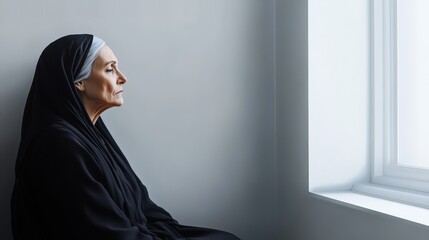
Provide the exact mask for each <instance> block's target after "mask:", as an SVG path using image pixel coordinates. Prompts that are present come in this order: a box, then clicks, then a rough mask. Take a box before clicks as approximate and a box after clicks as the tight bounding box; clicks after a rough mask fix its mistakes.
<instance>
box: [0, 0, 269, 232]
mask: <svg viewBox="0 0 429 240" xmlns="http://www.w3.org/2000/svg"><path fill="white" fill-rule="evenodd" d="M70 33H93V34H95V35H97V36H99V37H101V38H103V39H104V40H106V41H107V44H108V45H110V46H111V47H112V49H113V50H114V52H115V53H116V55H117V57H118V59H119V61H120V66H121V69H122V70H123V72H124V73H125V74H126V75H127V77H128V79H129V82H128V83H127V84H126V85H125V94H124V97H125V101H126V103H125V105H124V106H123V107H121V108H118V109H111V110H108V112H106V113H105V114H103V118H104V120H105V121H106V122H107V125H108V126H109V127H110V130H111V132H112V134H113V135H114V137H115V138H116V140H117V142H118V144H119V145H120V146H121V148H122V150H123V151H124V153H125V154H126V156H127V157H128V159H129V161H130V162H131V164H132V166H133V167H134V169H135V171H136V172H137V174H138V175H139V176H140V178H141V179H142V181H143V183H145V184H146V186H147V187H148V189H149V192H150V194H151V197H152V199H153V200H154V201H155V202H157V203H158V204H159V205H161V206H163V207H164V208H166V209H167V210H169V211H170V212H171V213H172V215H173V216H174V217H175V218H177V219H178V220H179V221H180V222H181V223H183V224H189V225H198V226H206V227H214V228H220V229H224V230H227V231H231V232H233V233H235V234H237V235H238V236H240V237H241V238H243V239H250V240H251V239H255V240H256V239H273V238H274V236H273V234H274V221H275V218H274V210H275V209H274V202H275V174H274V171H275V158H274V98H273V91H274V65H275V64H274V0H270V1H259V0H234V1H230V0H216V1H211V0H180V1H177V0H164V1H157V0H134V1H126V2H120V1H112V0H103V1H101V0H97V1H83V0H75V1H56V0H40V1H30V0H27V1H13V0H0V52H1V54H2V56H3V57H2V58H0V72H1V73H2V74H1V76H2V77H1V80H0V81H1V84H2V86H1V87H0V112H1V115H2V117H1V118H0V132H1V135H0V153H1V156H2V159H1V160H2V161H0V191H1V193H2V194H1V196H0V213H1V214H0V236H2V237H1V238H2V239H5V240H9V239H11V233H10V221H9V218H10V211H9V199H10V193H11V190H12V185H13V177H14V176H13V169H14V162H15V157H16V152H17V147H18V142H19V133H20V121H21V117H22V111H23V107H24V103H25V99H26V96H27V93H28V90H29V85H30V83H31V80H32V77H33V74H34V68H35V64H36V61H37V58H38V56H39V55H40V53H41V51H42V50H43V48H44V47H45V46H46V45H47V44H48V43H50V42H51V41H53V40H55V39H57V38H58V37H60V36H63V35H66V34H70Z"/></svg>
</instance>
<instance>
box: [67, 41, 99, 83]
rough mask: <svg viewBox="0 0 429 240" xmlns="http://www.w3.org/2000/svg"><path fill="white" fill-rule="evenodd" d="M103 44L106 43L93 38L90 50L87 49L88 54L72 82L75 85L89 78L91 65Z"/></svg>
mask: <svg viewBox="0 0 429 240" xmlns="http://www.w3.org/2000/svg"><path fill="white" fill-rule="evenodd" d="M105 44H106V43H105V42H104V41H103V40H101V39H100V38H98V37H95V36H94V37H93V39H92V44H91V48H90V49H89V52H88V56H86V59H85V62H84V63H83V66H82V68H81V70H80V73H79V74H78V75H77V77H76V80H74V82H75V83H77V82H79V81H82V80H84V79H86V78H88V77H89V74H90V73H91V68H92V63H93V62H94V60H95V58H97V56H98V53H99V52H100V49H101V47H102V46H104V45H105Z"/></svg>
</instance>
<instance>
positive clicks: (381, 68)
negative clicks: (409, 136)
mask: <svg viewBox="0 0 429 240" xmlns="http://www.w3.org/2000/svg"><path fill="white" fill-rule="evenodd" d="M396 6H397V4H396V0H372V1H371V21H370V22H371V28H370V30H371V34H370V36H371V45H370V46H371V55H370V56H371V86H372V87H371V100H370V102H371V114H370V115H371V133H372V134H371V135H372V143H371V146H372V171H371V182H372V183H374V184H379V185H384V186H390V187H395V188H401V189H405V190H406V191H412V193H413V194H420V195H425V196H423V197H426V198H425V200H427V201H426V202H427V204H425V203H424V202H425V201H423V204H422V201H421V200H420V201H418V203H416V204H418V205H419V206H420V205H424V206H425V207H429V195H428V196H426V194H428V193H429V169H424V168H418V167H411V166H404V165H400V164H398V159H397V94H396V92H397V74H396V73H397V53H396V49H397V44H396V36H397V32H396V9H397V8H396ZM354 189H355V190H356V189H357V190H359V191H365V187H363V185H357V186H355V187H354ZM371 191H372V190H371ZM386 194H387V197H388V198H395V197H394V196H393V195H395V194H393V195H392V194H390V195H389V194H388V193H379V194H376V193H373V195H386ZM412 198H413V197H411V198H410V199H411V200H410V202H409V203H413V201H412ZM414 198H415V197H414ZM407 202H408V201H407Z"/></svg>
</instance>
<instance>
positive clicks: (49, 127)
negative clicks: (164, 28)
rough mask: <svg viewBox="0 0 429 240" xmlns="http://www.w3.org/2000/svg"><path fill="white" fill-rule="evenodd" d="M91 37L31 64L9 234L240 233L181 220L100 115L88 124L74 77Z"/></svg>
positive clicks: (219, 239)
mask: <svg viewBox="0 0 429 240" xmlns="http://www.w3.org/2000/svg"><path fill="white" fill-rule="evenodd" d="M92 38H93V36H92V35H87V34H85V35H69V36H65V37H62V38H60V39H58V40H56V41H54V42H53V43H51V44H50V45H49V46H48V47H46V48H45V50H44V51H43V53H42V55H41V56H40V58H39V61H38V63H37V67H36V72H35V75H34V79H33V83H32V86H31V89H30V93H29V95H28V98H27V103H26V106H25V110H24V117H23V121H22V129H21V143H20V146H19V152H18V157H17V161H16V167H15V175H16V176H15V186H14V189H13V194H12V200H11V216H12V230H13V236H14V239H15V240H28V239H34V240H42V239H43V240H47V239H55V240H56V239H58V240H68V239H70V240H72V239H73V240H77V239H80V240H98V239H103V240H149V239H207V240H209V239H216V240H230V239H231V240H236V239H238V238H237V237H235V236H234V235H232V234H230V233H227V232H223V231H219V230H214V229H208V228H198V227H191V226H184V225H180V224H179V223H178V222H177V221H176V220H174V219H173V218H172V217H171V215H170V214H169V213H168V212H167V211H165V210H164V209H163V208H161V207H159V206H157V205H156V204H155V203H154V202H152V201H151V200H150V198H149V196H148V192H147V189H146V187H145V186H144V185H143V184H142V183H141V181H140V180H139V178H138V177H137V176H136V174H135V173H134V171H133V170H132V169H131V166H130V165H129V163H128V161H127V159H126V157H125V156H124V154H123V153H122V152H121V150H120V148H119V147H118V145H117V144H116V142H115V141H114V139H113V138H112V136H111V135H110V133H109V131H108V129H107V128H106V126H105V125H104V123H103V120H102V119H101V118H99V119H98V121H97V123H96V124H95V125H93V124H92V122H91V120H90V119H89V116H88V114H87V113H86V111H85V108H84V106H83V104H82V102H81V100H80V97H79V94H78V92H77V90H76V89H75V86H74V83H73V81H74V79H75V77H76V76H77V74H78V73H79V70H80V69H81V67H82V65H83V62H84V60H85V58H86V56H87V54H88V51H89V48H90V46H91V43H92Z"/></svg>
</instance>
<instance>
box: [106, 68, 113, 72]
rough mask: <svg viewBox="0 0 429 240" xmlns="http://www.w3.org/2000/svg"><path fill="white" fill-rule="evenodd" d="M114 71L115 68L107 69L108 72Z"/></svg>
mask: <svg viewBox="0 0 429 240" xmlns="http://www.w3.org/2000/svg"><path fill="white" fill-rule="evenodd" d="M113 71H114V69H113V68H109V69H106V72H113Z"/></svg>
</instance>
